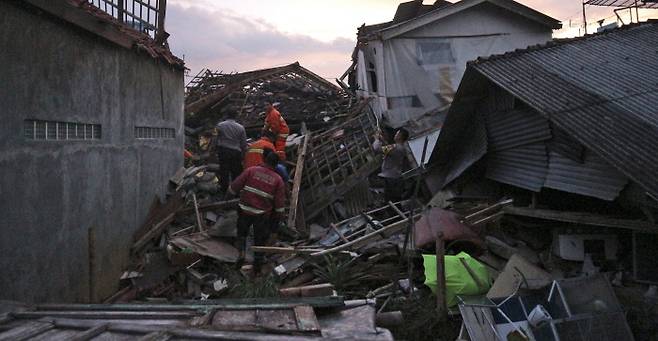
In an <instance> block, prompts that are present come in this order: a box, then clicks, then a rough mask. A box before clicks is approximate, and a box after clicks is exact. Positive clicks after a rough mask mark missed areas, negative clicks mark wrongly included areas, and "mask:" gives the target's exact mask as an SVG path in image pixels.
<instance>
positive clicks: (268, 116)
mask: <svg viewBox="0 0 658 341" xmlns="http://www.w3.org/2000/svg"><path fill="white" fill-rule="evenodd" d="M275 106H276V103H270V102H267V103H265V126H264V127H263V132H265V131H269V132H272V133H273V134H274V135H275V136H276V139H275V141H274V147H275V150H276V152H277V154H279V159H281V160H282V161H285V159H286V140H287V139H288V134H289V133H290V129H289V128H288V124H287V123H286V120H285V119H284V118H283V116H281V113H280V112H279V111H278V110H277V109H276V107H275Z"/></svg>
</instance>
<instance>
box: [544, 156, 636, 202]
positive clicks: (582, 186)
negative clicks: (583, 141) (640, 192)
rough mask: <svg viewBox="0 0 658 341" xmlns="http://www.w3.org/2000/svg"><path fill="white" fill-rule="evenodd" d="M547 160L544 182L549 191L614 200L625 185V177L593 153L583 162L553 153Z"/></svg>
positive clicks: (626, 180) (626, 181)
mask: <svg viewBox="0 0 658 341" xmlns="http://www.w3.org/2000/svg"><path fill="white" fill-rule="evenodd" d="M549 160H550V161H549V166H548V175H547V177H546V182H545V183H544V186H545V187H548V188H553V189H558V190H561V191H565V192H570V193H577V194H582V195H587V196H591V197H595V198H599V199H603V200H614V199H615V198H616V197H617V196H618V195H619V192H621V190H622V189H623V188H624V187H625V186H626V184H627V183H628V178H626V177H625V176H624V175H623V174H621V173H619V172H618V171H617V170H615V169H613V168H611V167H610V166H609V165H608V164H607V163H606V162H605V161H604V160H603V159H601V158H600V157H598V156H597V155H594V154H592V153H586V155H585V158H584V160H583V162H582V163H580V162H576V161H573V160H571V159H569V158H567V157H564V156H562V155H560V154H558V153H556V152H550V154H549Z"/></svg>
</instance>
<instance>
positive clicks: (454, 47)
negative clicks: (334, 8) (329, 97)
mask: <svg viewBox="0 0 658 341" xmlns="http://www.w3.org/2000/svg"><path fill="white" fill-rule="evenodd" d="M474 23H477V24H474ZM561 27H562V25H561V24H560V22H559V21H558V20H556V19H553V18H551V17H549V16H546V15H544V14H542V13H540V12H537V11H535V10H533V9H531V8H529V7H526V6H524V5H522V4H519V3H517V2H514V1H493V0H492V1H489V0H485V1H482V0H462V1H458V2H455V3H450V2H448V1H443V0H439V1H436V2H435V3H434V4H433V5H424V4H423V1H420V0H414V1H409V2H404V3H401V4H400V5H399V6H398V9H397V12H396V13H395V17H394V19H393V20H392V21H390V22H387V23H382V24H376V25H368V26H365V25H364V26H362V27H360V28H359V30H358V34H357V46H356V48H355V50H354V53H353V55H352V61H353V64H352V66H351V67H350V68H349V69H348V70H347V71H346V73H345V74H344V75H343V79H344V78H345V77H347V76H348V75H349V80H348V83H349V88H350V89H352V90H353V91H356V93H357V94H358V95H359V96H362V97H371V98H372V99H373V101H372V103H371V106H372V108H373V110H374V111H375V113H377V114H378V115H381V116H383V117H384V120H385V122H386V124H387V125H389V126H392V127H394V128H397V127H400V126H403V125H405V123H407V122H413V121H415V120H417V119H418V118H419V117H421V116H422V115H424V114H426V113H427V112H428V111H431V110H437V109H438V110H439V111H445V109H447V107H448V106H449V104H450V102H451V101H452V98H453V96H454V94H455V91H456V89H457V87H458V86H459V82H460V80H461V78H462V75H463V73H464V71H465V69H466V62H467V61H469V60H473V59H475V58H477V57H484V56H488V55H492V54H499V53H503V52H507V51H512V50H514V49H519V48H526V47H527V46H530V45H535V44H541V43H544V42H547V41H549V40H550V39H551V36H552V32H553V30H555V29H559V28H561ZM343 86H345V87H347V86H348V85H347V84H343Z"/></svg>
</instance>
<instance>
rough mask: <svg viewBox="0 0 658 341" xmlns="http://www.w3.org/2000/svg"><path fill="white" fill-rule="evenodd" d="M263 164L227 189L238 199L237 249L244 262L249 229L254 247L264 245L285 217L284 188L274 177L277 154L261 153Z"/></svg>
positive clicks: (258, 262) (256, 259) (257, 260)
mask: <svg viewBox="0 0 658 341" xmlns="http://www.w3.org/2000/svg"><path fill="white" fill-rule="evenodd" d="M264 156H265V163H263V164H261V165H260V166H254V167H251V168H249V169H247V170H245V171H244V172H243V173H242V175H240V176H239V177H238V178H237V179H235V181H233V183H232V184H231V186H230V187H229V193H230V194H231V195H238V194H239V195H240V203H239V210H238V248H239V250H240V259H239V261H238V264H241V263H242V262H243V261H244V257H245V252H246V249H247V245H246V242H247V236H248V235H249V229H250V228H251V227H252V226H253V227H254V244H255V245H265V243H266V242H267V241H268V239H270V236H271V235H272V234H274V235H276V233H277V231H276V230H277V228H278V226H279V221H280V220H281V218H282V217H283V214H284V205H285V185H284V183H283V180H282V179H281V177H280V176H279V175H278V174H277V173H276V171H275V167H276V165H277V163H278V162H279V157H278V156H277V154H276V153H275V152H274V151H273V150H270V149H266V150H265V151H264ZM262 262H263V255H262V254H261V253H256V254H255V255H254V268H253V269H254V274H258V273H259V272H260V267H261V264H262Z"/></svg>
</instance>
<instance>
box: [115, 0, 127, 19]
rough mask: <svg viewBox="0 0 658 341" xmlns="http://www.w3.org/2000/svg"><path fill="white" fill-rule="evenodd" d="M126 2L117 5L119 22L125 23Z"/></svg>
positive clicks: (122, 0)
mask: <svg viewBox="0 0 658 341" xmlns="http://www.w3.org/2000/svg"><path fill="white" fill-rule="evenodd" d="M124 1H126V0H119V3H118V4H117V12H118V13H117V19H119V22H123V21H124V20H123V13H124V12H125V6H124Z"/></svg>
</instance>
